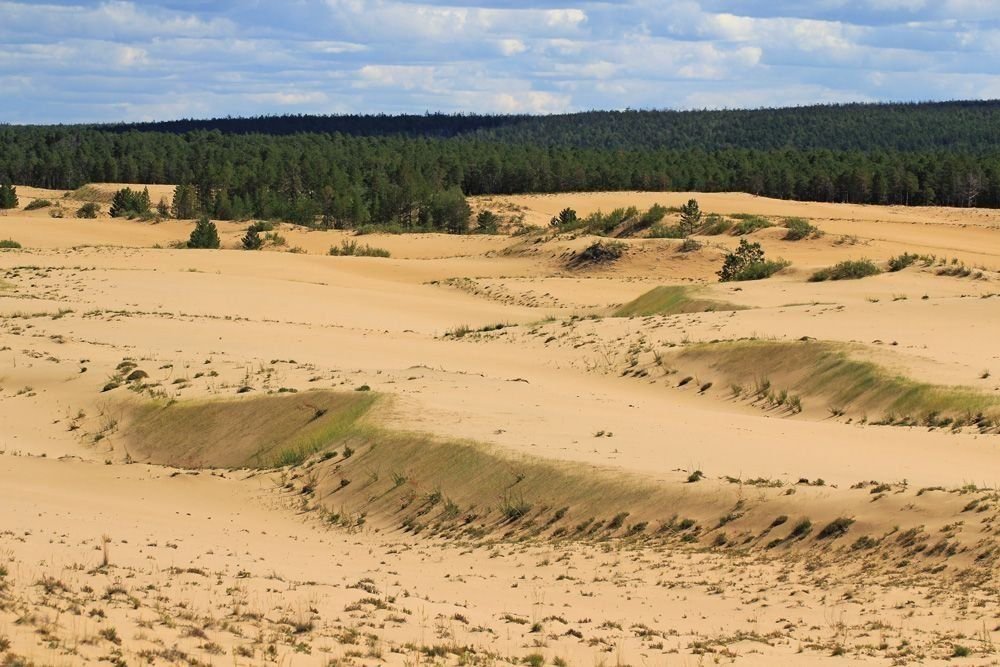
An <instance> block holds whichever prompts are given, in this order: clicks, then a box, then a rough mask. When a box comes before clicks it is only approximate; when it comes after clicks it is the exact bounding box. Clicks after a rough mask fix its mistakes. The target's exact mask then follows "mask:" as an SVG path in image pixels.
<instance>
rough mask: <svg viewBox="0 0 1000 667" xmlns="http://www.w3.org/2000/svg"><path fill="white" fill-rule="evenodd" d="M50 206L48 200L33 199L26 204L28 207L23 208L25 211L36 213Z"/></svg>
mask: <svg viewBox="0 0 1000 667" xmlns="http://www.w3.org/2000/svg"><path fill="white" fill-rule="evenodd" d="M48 206H52V202H50V201H49V200H48V199H35V200H32V201H30V202H28V205H27V206H25V207H24V210H25V211H37V210H38V209H40V208H46V207H48Z"/></svg>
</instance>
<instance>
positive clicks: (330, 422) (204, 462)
mask: <svg viewBox="0 0 1000 667" xmlns="http://www.w3.org/2000/svg"><path fill="white" fill-rule="evenodd" d="M376 400H377V395H376V394H374V393H370V392H342V393H338V392H318V391H317V392H301V393H286V394H280V395H268V396H254V397H250V398H242V399H230V400H212V401H207V400H206V401H184V402H173V403H151V404H146V405H143V406H140V407H138V408H136V409H135V410H134V413H133V415H132V417H131V419H130V420H129V422H130V423H129V426H128V427H127V429H126V431H125V438H126V440H127V441H128V446H129V451H130V453H132V456H133V457H134V458H135V459H136V460H139V461H144V462H149V463H156V464H161V465H172V466H178V467H185V468H245V467H249V468H275V467H281V466H286V465H297V464H299V463H301V462H302V461H304V460H305V459H307V458H308V457H309V456H312V455H313V454H315V453H317V452H319V451H321V450H323V449H325V448H327V447H329V446H331V445H334V444H336V443H338V442H341V441H343V440H344V439H346V438H348V437H355V436H357V435H359V434H363V433H364V432H365V430H366V429H367V428H369V427H367V426H366V425H364V424H362V423H361V421H362V418H363V417H364V416H365V415H366V414H367V413H368V411H369V410H370V409H371V407H372V405H374V403H375V401H376Z"/></svg>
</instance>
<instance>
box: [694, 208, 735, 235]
mask: <svg viewBox="0 0 1000 667" xmlns="http://www.w3.org/2000/svg"><path fill="white" fill-rule="evenodd" d="M732 228H733V221H732V220H727V219H725V218H723V217H722V216H721V215H716V214H714V213H713V214H711V215H709V216H708V217H706V218H705V224H703V225H702V226H701V229H699V230H698V233H699V234H701V235H702V236H718V235H719V234H725V233H726V232H728V231H729V230H730V229H732Z"/></svg>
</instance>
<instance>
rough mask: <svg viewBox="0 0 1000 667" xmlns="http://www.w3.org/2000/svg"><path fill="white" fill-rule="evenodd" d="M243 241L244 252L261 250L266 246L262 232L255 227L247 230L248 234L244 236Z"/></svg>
mask: <svg viewBox="0 0 1000 667" xmlns="http://www.w3.org/2000/svg"><path fill="white" fill-rule="evenodd" d="M242 241H243V249H244V250H260V249H261V248H262V247H263V246H264V241H263V239H261V238H260V232H258V231H257V227H256V226H253V225H251V226H250V228H249V229H247V233H246V234H244V235H243V239H242Z"/></svg>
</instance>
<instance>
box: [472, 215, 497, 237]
mask: <svg viewBox="0 0 1000 667" xmlns="http://www.w3.org/2000/svg"><path fill="white" fill-rule="evenodd" d="M501 220H502V218H501V217H500V216H499V215H497V214H496V213H494V212H493V211H491V210H489V209H486V210H483V211H480V212H479V215H477V216H476V229H475V232H476V234H496V233H497V231H498V230H499V229H500V222H501Z"/></svg>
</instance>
